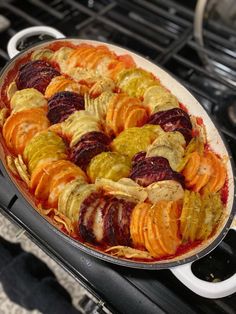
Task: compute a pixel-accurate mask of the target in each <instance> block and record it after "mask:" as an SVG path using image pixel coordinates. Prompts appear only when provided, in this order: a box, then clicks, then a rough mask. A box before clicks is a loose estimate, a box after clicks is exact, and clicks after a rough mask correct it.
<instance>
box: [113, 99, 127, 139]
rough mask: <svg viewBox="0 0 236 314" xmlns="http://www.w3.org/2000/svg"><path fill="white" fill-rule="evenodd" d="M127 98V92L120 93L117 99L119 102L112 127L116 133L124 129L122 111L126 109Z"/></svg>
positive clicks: (115, 109) (114, 112)
mask: <svg viewBox="0 0 236 314" xmlns="http://www.w3.org/2000/svg"><path fill="white" fill-rule="evenodd" d="M127 98H128V97H127V95H125V94H118V97H117V98H116V100H115V101H116V102H117V103H116V106H115V108H114V111H113V116H112V129H113V130H114V132H115V134H116V135H118V134H119V133H120V132H122V131H123V130H124V120H123V119H122V111H123V110H124V107H126V106H127Z"/></svg>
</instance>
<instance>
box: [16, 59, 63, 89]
mask: <svg viewBox="0 0 236 314" xmlns="http://www.w3.org/2000/svg"><path fill="white" fill-rule="evenodd" d="M58 75H60V73H59V72H58V71H57V70H56V69H54V68H53V67H52V66H51V65H50V64H49V63H48V62H46V61H42V60H37V61H29V62H27V63H26V64H24V65H22V66H21V68H20V69H19V72H18V75H17V77H16V85H17V88H18V89H24V88H35V89H37V90H38V91H40V92H41V93H44V92H45V90H46V88H47V86H48V84H49V83H50V81H51V80H52V79H53V78H54V77H55V76H58Z"/></svg>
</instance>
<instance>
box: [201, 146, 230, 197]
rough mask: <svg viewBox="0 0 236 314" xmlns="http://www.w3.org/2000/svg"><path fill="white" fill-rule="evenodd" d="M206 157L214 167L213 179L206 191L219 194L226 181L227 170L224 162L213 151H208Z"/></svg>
mask: <svg viewBox="0 0 236 314" xmlns="http://www.w3.org/2000/svg"><path fill="white" fill-rule="evenodd" d="M206 157H207V158H208V160H209V161H210V162H211V165H212V169H213V170H212V174H211V177H210V179H209V181H208V183H207V185H206V186H205V189H207V190H208V191H209V192H212V193H214V192H217V191H219V190H220V189H221V188H222V187H223V185H224V183H225V180H226V175H227V173H226V169H225V166H224V164H223V162H222V161H221V160H220V159H219V158H218V157H217V156H216V154H214V153H213V152H211V151H208V152H207V153H206Z"/></svg>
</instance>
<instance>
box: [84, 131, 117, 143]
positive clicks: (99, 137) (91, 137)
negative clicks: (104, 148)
mask: <svg viewBox="0 0 236 314" xmlns="http://www.w3.org/2000/svg"><path fill="white" fill-rule="evenodd" d="M81 141H97V142H99V143H102V144H104V145H109V144H110V142H111V139H110V138H109V137H108V136H107V135H106V134H105V133H102V132H98V131H93V132H88V133H86V134H84V135H83V136H82V137H81V139H80V142H81Z"/></svg>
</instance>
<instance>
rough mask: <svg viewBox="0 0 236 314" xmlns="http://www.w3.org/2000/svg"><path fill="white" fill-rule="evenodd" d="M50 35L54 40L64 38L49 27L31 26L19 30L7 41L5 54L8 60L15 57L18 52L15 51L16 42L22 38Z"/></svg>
mask: <svg viewBox="0 0 236 314" xmlns="http://www.w3.org/2000/svg"><path fill="white" fill-rule="evenodd" d="M41 34H45V35H50V36H52V37H54V38H65V35H64V34H62V33H61V32H59V31H58V30H57V29H55V28H53V27H49V26H32V27H28V28H25V29H23V30H21V31H20V32H18V33H16V34H15V35H14V36H12V38H11V39H10V40H9V42H8V45H7V52H8V55H9V57H10V58H13V57H15V56H16V55H17V54H18V53H19V52H20V51H19V50H18V49H17V45H18V42H19V41H20V40H22V39H24V38H27V37H30V36H34V35H41Z"/></svg>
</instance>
